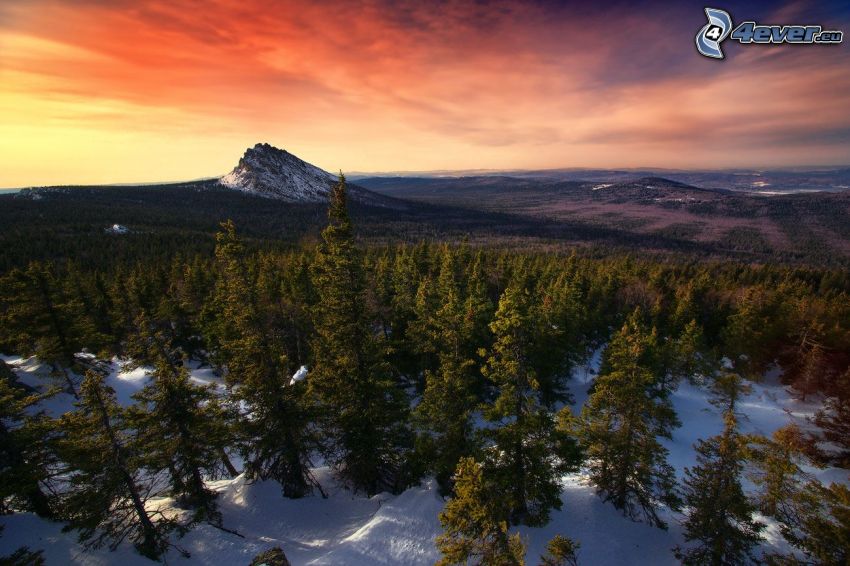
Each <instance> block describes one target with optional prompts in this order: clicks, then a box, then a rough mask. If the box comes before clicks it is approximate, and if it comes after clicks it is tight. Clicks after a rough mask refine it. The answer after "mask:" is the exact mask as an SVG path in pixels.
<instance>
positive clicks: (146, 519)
mask: <svg viewBox="0 0 850 566" xmlns="http://www.w3.org/2000/svg"><path fill="white" fill-rule="evenodd" d="M61 427H62V431H63V432H64V437H63V438H62V439H61V441H60V444H59V450H60V456H61V458H62V460H63V461H64V462H66V463H67V465H68V470H69V472H70V478H69V480H68V481H69V490H68V493H67V494H66V495H65V496H64V500H63V502H62V515H63V516H64V517H65V518H66V519H67V520H68V526H67V527H65V530H71V529H75V530H77V531H79V539H80V542H85V543H86V545H87V546H90V547H99V546H101V545H102V544H104V543H105V542H106V541H109V542H110V548H112V549H114V548H116V547H117V546H118V544H120V543H121V541H123V540H125V539H129V540H130V542H132V543H133V545H134V546H135V547H136V549H137V550H138V551H139V553H140V554H142V555H143V556H146V557H148V558H151V559H152V560H157V559H159V557H160V556H162V554H163V553H164V552H165V551H166V550H167V549H168V547H169V542H168V533H169V532H171V531H173V530H175V529H178V530H179V526H178V525H177V523H176V522H174V521H173V520H171V519H168V518H166V517H165V516H163V515H162V514H161V512H159V511H157V512H152V511H148V510H147V509H146V508H145V502H146V500H147V498H148V497H149V496H150V495H151V493H152V491H153V480H152V479H144V474H143V470H142V468H141V461H140V459H139V453H138V447H137V446H136V445H135V444H134V442H133V439H132V437H131V432H130V430H129V429H128V427H127V422H126V413H125V411H124V410H123V409H122V408H121V407H120V406H119V405H118V404H117V402H116V401H115V392H114V391H113V390H112V388H110V387H109V386H108V385H106V384H105V383H104V378H103V376H101V375H99V374H97V373H95V372H93V371H90V372H88V373H87V374H86V377H85V379H84V380H83V382H82V385H81V387H80V400H79V401H78V402H77V409H76V410H75V411H73V412H71V413H66V414H65V415H63V416H62V420H61Z"/></svg>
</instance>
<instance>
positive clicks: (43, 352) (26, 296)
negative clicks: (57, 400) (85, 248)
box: [0, 262, 89, 395]
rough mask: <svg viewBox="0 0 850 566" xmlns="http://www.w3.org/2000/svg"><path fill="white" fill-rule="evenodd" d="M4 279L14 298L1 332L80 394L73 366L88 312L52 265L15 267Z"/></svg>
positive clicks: (33, 263) (70, 389) (81, 340)
mask: <svg viewBox="0 0 850 566" xmlns="http://www.w3.org/2000/svg"><path fill="white" fill-rule="evenodd" d="M4 282H5V284H6V286H7V288H6V289H5V290H4V293H8V294H9V296H12V297H15V300H14V301H13V302H11V304H10V305H9V307H8V308H7V309H6V312H5V313H4V317H3V318H4V320H3V327H2V329H0V332H3V333H6V334H8V337H7V338H5V339H4V340H3V341H4V342H9V343H10V345H11V346H12V347H14V348H15V350H16V351H18V352H20V353H22V354H26V355H35V356H37V357H38V358H39V360H40V361H42V362H44V363H46V364H49V365H50V366H51V368H52V374H53V375H54V376H55V377H57V378H58V379H60V380H61V382H62V384H63V386H64V387H65V389H66V391H67V392H68V393H71V394H73V395H76V394H77V382H76V379H75V377H74V373H73V371H72V370H73V368H74V366H75V365H76V357H75V354H77V353H78V352H80V351H81V350H82V349H83V347H84V346H85V344H84V341H83V339H82V338H83V336H85V334H86V333H87V332H88V331H89V328H88V326H87V324H86V323H87V321H88V318H87V314H86V313H85V312H84V309H83V307H82V305H81V304H80V303H79V302H78V301H77V300H76V299H75V298H74V297H72V296H70V295H69V294H68V293H66V290H65V288H64V285H63V281H62V280H60V279H58V278H57V277H56V275H55V274H54V272H53V270H52V269H51V267H50V266H48V265H45V264H42V263H38V262H32V263H30V264H29V265H28V266H27V269H26V270H19V269H15V270H13V271H12V272H11V273H10V274H9V275H8V276H7V277H6V278H4Z"/></svg>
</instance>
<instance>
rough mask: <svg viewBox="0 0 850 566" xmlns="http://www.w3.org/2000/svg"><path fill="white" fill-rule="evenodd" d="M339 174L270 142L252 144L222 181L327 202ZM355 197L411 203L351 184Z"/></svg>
mask: <svg viewBox="0 0 850 566" xmlns="http://www.w3.org/2000/svg"><path fill="white" fill-rule="evenodd" d="M337 179H338V177H337V176H336V175H332V174H330V173H328V172H327V171H325V170H323V169H320V168H318V167H316V166H315V165H313V164H311V163H307V162H306V161H304V160H303V159H299V158H298V157H296V156H294V155H292V154H291V153H289V152H288V151H285V150H282V149H278V148H276V147H274V146H273V145H269V144H267V143H258V144H257V145H255V146H254V147H249V148H248V149H247V150H246V151H245V155H243V156H242V158H241V159H240V160H239V164H238V165H237V166H236V167H235V168H234V169H233V171H231V172H230V173H228V174H227V175H225V176H224V177H221V178H220V179H219V183H220V184H221V185H222V186H224V187H227V188H229V189H235V190H239V191H243V192H245V193H249V194H253V195H257V196H261V197H266V198H273V199H279V200H285V201H289V202H303V203H313V202H315V203H320V202H326V201H327V199H328V195H329V194H330V189H331V187H332V186H333V184H334V183H336V182H337ZM347 186H348V196H349V198H350V199H351V200H353V201H356V202H359V203H362V204H367V205H370V206H380V207H384V208H395V209H405V208H407V203H405V202H404V201H400V200H398V199H394V198H392V197H387V196H384V195H380V194H378V193H374V192H372V191H370V190H368V189H364V188H363V187H359V186H357V185H354V184H351V183H348V185H347Z"/></svg>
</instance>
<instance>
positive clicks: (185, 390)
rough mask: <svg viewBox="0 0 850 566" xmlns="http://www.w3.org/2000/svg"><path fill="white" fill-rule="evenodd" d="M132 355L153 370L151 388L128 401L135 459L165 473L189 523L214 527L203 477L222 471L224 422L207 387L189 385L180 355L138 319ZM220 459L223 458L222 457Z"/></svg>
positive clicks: (215, 516) (228, 438)
mask: <svg viewBox="0 0 850 566" xmlns="http://www.w3.org/2000/svg"><path fill="white" fill-rule="evenodd" d="M137 325H138V329H139V334H138V336H137V337H136V338H135V339H134V342H135V343H136V344H137V346H136V348H135V350H136V351H146V353H147V355H146V356H145V357H146V358H147V359H149V360H151V361H152V362H153V364H154V369H153V371H152V372H151V373H150V376H151V378H152V380H151V382H150V383H149V384H148V385H146V386H145V387H144V388H143V389H142V390H141V391H139V392H138V393H136V394H135V395H133V398H134V399H135V400H136V401H137V404H136V405H135V406H133V407H131V408H130V410H129V414H128V424H129V425H130V426H131V427H132V428H134V429H135V430H136V431H138V433H137V434H138V438H137V442H138V444H139V450H140V452H141V454H140V459H141V461H142V462H143V464H144V466H145V467H146V468H147V469H148V470H149V471H160V470H164V471H167V472H168V475H169V479H170V487H171V493H172V495H173V496H174V497H176V498H177V500H178V501H179V502H180V503H181V504H182V505H184V506H186V507H189V508H191V509H194V510H195V519H196V520H198V521H201V520H212V521H214V522H219V521H220V514H219V513H218V511H217V510H216V503H215V498H216V494H215V493H214V492H212V491H210V490H209V489H207V487H206V484H205V482H204V475H209V476H213V477H214V476H216V475H218V474H219V472H220V470H221V468H222V467H223V466H225V464H224V463H223V458H222V454H224V453H225V450H226V448H227V446H228V445H229V444H230V443H231V442H232V432H231V428H230V422H229V421H230V420H231V417H232V415H230V414H229V412H228V411H226V410H225V409H224V408H223V406H222V404H221V402H220V401H219V398H218V396H217V395H216V393H215V391H214V388H213V386H208V387H201V386H199V385H195V384H194V383H192V382H191V380H190V379H189V372H188V371H187V370H186V367H185V366H184V365H183V360H182V359H181V354H180V352H179V351H175V349H174V348H173V346H172V345H171V343H170V341H169V339H168V337H167V336H165V335H164V333H163V332H162V331H158V330H156V329H154V328H153V327H152V325H151V324H150V322H149V321H148V320H147V318H146V317H145V315H140V316H139V318H138V322H137ZM225 457H226V456H225Z"/></svg>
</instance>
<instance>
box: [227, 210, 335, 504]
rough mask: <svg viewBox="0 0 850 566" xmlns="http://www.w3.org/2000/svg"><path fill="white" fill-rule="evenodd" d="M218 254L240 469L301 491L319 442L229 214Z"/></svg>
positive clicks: (307, 486) (290, 493)
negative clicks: (242, 409)
mask: <svg viewBox="0 0 850 566" xmlns="http://www.w3.org/2000/svg"><path fill="white" fill-rule="evenodd" d="M216 261H217V265H218V271H219V278H218V281H217V283H216V289H215V293H214V298H213V305H214V308H215V310H216V311H217V315H216V319H215V320H216V322H215V329H216V330H215V332H216V335H217V344H218V355H219V356H220V358H221V360H222V362H223V363H224V365H225V367H226V369H227V374H226V379H227V383H228V385H229V386H230V387H231V388H232V390H233V397H234V399H235V400H236V401H238V402H242V403H243V404H244V405H245V406H246V407H247V413H246V414H244V415H243V416H242V418H241V419H240V423H239V434H240V437H241V444H242V451H243V456H244V459H245V462H246V468H245V473H246V475H247V477H248V478H260V479H274V480H276V481H277V482H278V483H280V485H281V488H282V490H283V494H284V496H285V497H302V496H304V495H306V494H308V493H309V492H310V491H311V490H312V488H313V487H319V485H318V482H317V481H316V479H315V478H314V477H313V475H312V472H311V471H310V468H311V462H310V456H311V454H312V452H313V451H314V450H316V448H317V446H318V444H317V441H316V439H315V436H314V434H313V432H312V431H311V430H310V421H311V410H310V407H309V405H308V403H307V401H306V399H305V391H304V386H303V385H302V384H300V383H293V382H292V380H291V377H290V376H291V375H292V370H293V368H292V367H291V365H290V364H289V360H288V358H287V357H286V352H285V349H286V348H285V344H284V342H283V340H282V339H281V337H280V336H278V335H277V334H276V332H278V329H275V328H271V327H269V326H267V325H266V324H264V321H263V319H262V316H261V309H260V307H259V305H258V301H257V296H256V291H255V288H254V285H253V284H252V281H251V279H250V278H249V274H248V273H247V269H246V266H245V251H244V247H243V246H242V242H241V241H240V240H239V237H238V236H237V235H236V229H235V227H234V225H233V223H232V222H225V223H224V224H222V231H221V232H220V233H219V234H218V235H217V237H216Z"/></svg>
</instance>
